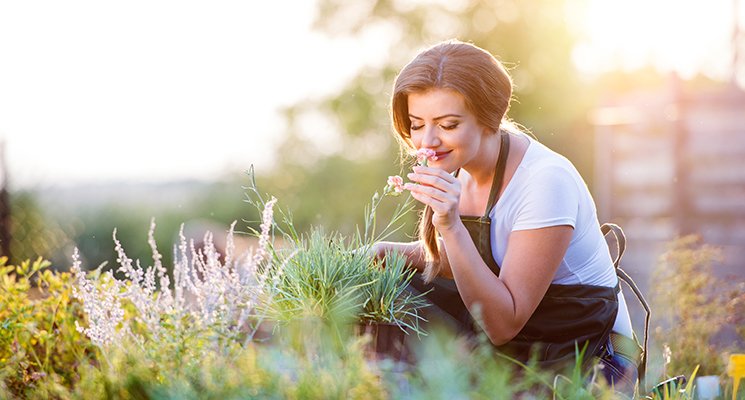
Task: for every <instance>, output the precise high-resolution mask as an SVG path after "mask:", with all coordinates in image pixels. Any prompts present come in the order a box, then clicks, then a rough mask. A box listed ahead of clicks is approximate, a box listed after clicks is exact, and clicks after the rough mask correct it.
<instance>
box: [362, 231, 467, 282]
mask: <svg viewBox="0 0 745 400" xmlns="http://www.w3.org/2000/svg"><path fill="white" fill-rule="evenodd" d="M439 241H440V260H441V261H440V262H441V264H442V270H441V273H440V275H441V276H442V277H445V278H449V279H453V275H452V272H451V271H450V263H449V262H448V258H447V252H446V251H445V246H444V244H443V241H442V239H439ZM392 251H395V252H399V253H401V254H403V255H404V256H405V257H406V259H407V261H408V264H409V265H410V266H411V267H412V268H415V269H416V270H417V271H419V272H423V271H424V267H425V260H424V254H425V252H424V249H423V248H422V243H421V242H420V241H418V240H417V241H416V242H409V243H400V242H378V243H376V244H375V245H373V255H374V256H375V257H376V258H378V259H383V257H385V254H386V253H388V252H392Z"/></svg>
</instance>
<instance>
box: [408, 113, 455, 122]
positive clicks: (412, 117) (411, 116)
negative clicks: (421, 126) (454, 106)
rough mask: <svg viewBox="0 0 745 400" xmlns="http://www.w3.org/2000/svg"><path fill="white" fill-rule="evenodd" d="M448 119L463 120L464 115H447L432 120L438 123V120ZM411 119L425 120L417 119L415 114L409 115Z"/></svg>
mask: <svg viewBox="0 0 745 400" xmlns="http://www.w3.org/2000/svg"><path fill="white" fill-rule="evenodd" d="M448 117H453V118H462V117H463V116H462V115H458V114H445V115H440V116H439V117H434V118H433V119H432V120H433V121H437V120H438V119H443V118H448ZM409 118H411V119H419V120H421V119H423V118H420V117H417V116H416V115H413V114H409Z"/></svg>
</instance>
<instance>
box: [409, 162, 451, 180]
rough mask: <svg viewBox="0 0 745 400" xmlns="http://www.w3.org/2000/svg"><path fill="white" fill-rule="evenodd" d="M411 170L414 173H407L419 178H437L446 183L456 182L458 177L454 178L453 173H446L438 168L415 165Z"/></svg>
mask: <svg viewBox="0 0 745 400" xmlns="http://www.w3.org/2000/svg"><path fill="white" fill-rule="evenodd" d="M413 171H414V173H413V174H409V175H413V176H414V177H415V178H421V179H432V178H439V179H441V180H443V181H445V182H447V183H456V182H458V179H456V178H455V177H454V176H453V175H451V174H449V173H447V172H446V171H445V170H442V169H440V168H431V167H422V166H415V167H414V168H413ZM409 179H412V178H409Z"/></svg>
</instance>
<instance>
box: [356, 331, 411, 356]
mask: <svg viewBox="0 0 745 400" xmlns="http://www.w3.org/2000/svg"><path fill="white" fill-rule="evenodd" d="M406 329H407V328H405V327H401V326H398V325H396V324H389V323H378V322H369V321H368V322H362V323H359V324H358V325H357V334H359V335H369V336H370V342H368V343H367V345H366V347H365V352H366V353H367V355H368V357H370V358H374V359H377V360H380V359H384V358H388V359H392V360H393V361H397V362H405V363H411V362H412V361H413V360H412V357H413V352H412V351H411V348H410V343H409V340H410V339H411V336H412V335H410V334H408V333H407V332H406Z"/></svg>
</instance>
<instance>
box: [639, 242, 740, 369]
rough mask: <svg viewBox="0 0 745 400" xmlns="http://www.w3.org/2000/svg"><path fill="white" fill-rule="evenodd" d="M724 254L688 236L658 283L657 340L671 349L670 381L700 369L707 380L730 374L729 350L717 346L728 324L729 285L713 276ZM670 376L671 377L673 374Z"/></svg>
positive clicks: (661, 269) (675, 246)
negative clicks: (725, 354) (726, 368)
mask: <svg viewBox="0 0 745 400" xmlns="http://www.w3.org/2000/svg"><path fill="white" fill-rule="evenodd" d="M720 259H721V251H720V250H719V249H717V248H715V247H713V246H710V245H707V244H703V243H701V239H700V238H699V237H697V236H685V237H682V238H679V239H677V240H675V241H673V242H671V243H670V244H669V247H668V250H667V251H666V252H665V253H664V254H663V255H662V256H661V257H660V263H659V265H658V267H657V268H656V269H655V271H654V274H653V279H652V281H653V282H655V284H654V285H653V286H652V304H653V310H654V311H655V314H656V320H657V323H658V324H659V326H657V327H656V328H655V330H654V336H655V338H656V340H657V341H658V342H659V343H664V344H665V345H666V346H667V347H668V348H669V349H670V350H669V353H670V354H669V356H668V357H665V358H669V364H668V363H666V369H667V371H665V372H664V375H667V376H666V377H669V376H672V375H676V374H679V373H685V372H687V371H693V370H696V369H697V368H699V373H700V374H701V375H717V374H720V373H722V371H724V366H725V365H724V359H723V358H722V357H721V355H720V354H721V351H722V350H723V349H717V348H715V347H714V345H713V344H712V342H711V338H712V336H713V335H714V334H715V333H716V332H717V331H718V329H719V328H720V327H721V325H722V323H723V322H724V318H725V313H724V310H725V304H726V300H725V298H724V296H723V294H724V293H725V291H724V290H722V288H723V287H724V283H723V282H721V281H719V280H717V279H716V278H715V277H714V276H713V275H712V274H711V267H712V265H713V264H714V263H715V262H717V261H718V260H720ZM668 371H670V372H668Z"/></svg>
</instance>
